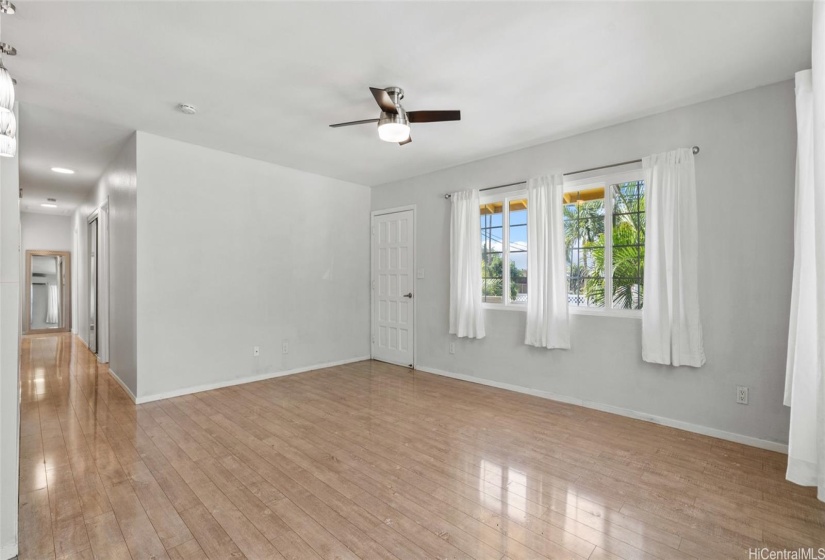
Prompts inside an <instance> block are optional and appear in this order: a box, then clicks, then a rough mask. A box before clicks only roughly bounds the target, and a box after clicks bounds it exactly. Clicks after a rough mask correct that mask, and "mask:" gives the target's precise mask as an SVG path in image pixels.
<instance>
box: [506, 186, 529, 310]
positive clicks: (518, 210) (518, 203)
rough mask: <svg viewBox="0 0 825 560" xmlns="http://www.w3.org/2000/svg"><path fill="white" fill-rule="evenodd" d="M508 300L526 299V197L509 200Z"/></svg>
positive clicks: (520, 301) (519, 301)
mask: <svg viewBox="0 0 825 560" xmlns="http://www.w3.org/2000/svg"><path fill="white" fill-rule="evenodd" d="M509 249H510V301H511V302H515V303H525V302H526V301H527V199H519V200H511V201H510V247H509Z"/></svg>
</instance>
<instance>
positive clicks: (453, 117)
mask: <svg viewBox="0 0 825 560" xmlns="http://www.w3.org/2000/svg"><path fill="white" fill-rule="evenodd" d="M407 119H409V121H410V122H411V123H426V122H442V121H460V120H461V111H407Z"/></svg>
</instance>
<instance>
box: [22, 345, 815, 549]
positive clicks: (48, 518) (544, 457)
mask: <svg viewBox="0 0 825 560" xmlns="http://www.w3.org/2000/svg"><path fill="white" fill-rule="evenodd" d="M21 384H22V410H21V415H22V426H21V441H20V444H21V445H20V451H21V465H20V492H21V494H20V558H21V559H30V558H34V559H41V558H71V559H87V558H102V559H107V560H108V559H119V558H135V559H137V558H170V559H181V558H207V557H208V558H217V559H228V558H244V557H246V558H278V559H280V558H293V559H318V558H325V559H326V558H342V559H345V558H368V559H373V558H399V559H406V558H416V559H418V558H463V559H467V558H485V559H486V558H492V559H495V560H498V559H503V558H507V559H522V558H545V557H547V558H571V559H572V558H578V559H581V558H590V559H592V560H609V559H616V558H624V559H634V560H635V559H649V558H661V559H666V560H670V559H677V560H678V559H687V558H697V559H711V558H726V559H727V558H742V559H747V558H748V557H749V556H748V549H749V548H761V547H768V548H770V549H799V548H803V547H820V546H825V504H823V503H821V502H818V501H817V500H816V499H815V494H814V491H813V489H811V488H802V487H799V486H795V485H793V484H790V483H788V482H785V480H784V469H785V456H784V455H781V454H778V453H772V452H769V451H764V450H760V449H755V448H751V447H746V446H743V445H738V444H734V443H729V442H725V441H722V440H717V439H713V438H709V437H705V436H700V435H696V434H692V433H687V432H682V431H679V430H675V429H671V428H665V427H662V426H656V425H652V424H648V423H644V422H641V421H636V420H631V419H628V418H623V417H619V416H614V415H610V414H606V413H601V412H597V411H593V410H588V409H584V408H579V407H576V406H572V405H565V404H560V403H556V402H552V401H547V400H543V399H540V398H535V397H530V396H526V395H521V394H516V393H511V392H507V391H503V390H498V389H493V388H488V387H483V386H479V385H473V384H470V383H463V382H460V381H455V380H451V379H445V378H441V377H437V376H434V375H429V374H424V373H419V372H411V371H410V370H407V369H404V368H400V367H395V366H390V365H386V364H382V363H379V362H361V363H357V364H352V365H348V366H339V367H335V368H329V369H324V370H318V371H313V372H308V373H303V374H299V375H294V376H290V377H282V378H278V379H272V380H268V381H261V382H258V383H252V384H246V385H239V386H236V387H230V388H225V389H218V390H215V391H209V392H205V393H198V394H196V395H189V396H185V397H178V398H174V399H169V400H165V401H159V402H155V403H150V404H145V405H140V406H135V405H134V404H132V402H131V401H130V400H129V398H128V397H127V395H126V394H125V393H124V392H123V390H122V389H121V388H120V386H119V385H118V384H117V383H116V382H115V381H114V380H113V379H112V378H111V377H110V376H109V375H108V374H107V373H106V367H105V366H98V365H97V363H96V361H95V358H94V356H93V355H92V354H91V353H90V352H89V351H88V350H87V349H86V348H85V347H84V346H83V345H82V344H81V343H79V342H78V341H77V339H75V338H73V337H72V336H71V335H68V334H66V335H52V336H33V337H25V338H24V340H23V361H22V373H21Z"/></svg>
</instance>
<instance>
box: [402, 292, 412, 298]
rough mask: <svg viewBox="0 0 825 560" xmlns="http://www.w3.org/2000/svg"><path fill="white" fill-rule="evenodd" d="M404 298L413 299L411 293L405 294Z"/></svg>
mask: <svg viewBox="0 0 825 560" xmlns="http://www.w3.org/2000/svg"><path fill="white" fill-rule="evenodd" d="M404 297H405V298H410V299H412V292H410V293H408V294H404Z"/></svg>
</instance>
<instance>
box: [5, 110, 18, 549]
mask: <svg viewBox="0 0 825 560" xmlns="http://www.w3.org/2000/svg"><path fill="white" fill-rule="evenodd" d="M16 114H17V118H18V121H17V122H18V123H19V122H20V120H19V119H20V115H19V113H16ZM19 189H20V175H19V162H18V158H17V157H13V158H0V560H6V559H7V558H12V557H13V556H15V555H17V498H18V490H19V489H18V486H17V475H18V466H17V465H18V456H19V449H20V447H19V443H20V440H19V437H18V436H19V433H20V409H19V400H20V392H19V383H18V371H17V368H18V356H19V352H20V346H19V340H20V339H19V336H20V321H21V314H20V308H21V306H20V245H19V243H20V202H19V198H18V196H19V194H18V193H19Z"/></svg>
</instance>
